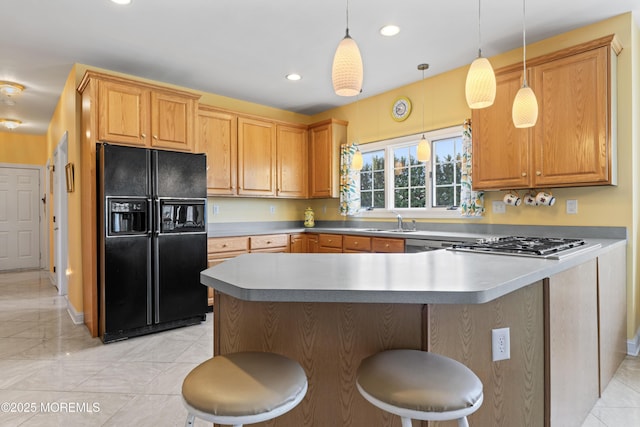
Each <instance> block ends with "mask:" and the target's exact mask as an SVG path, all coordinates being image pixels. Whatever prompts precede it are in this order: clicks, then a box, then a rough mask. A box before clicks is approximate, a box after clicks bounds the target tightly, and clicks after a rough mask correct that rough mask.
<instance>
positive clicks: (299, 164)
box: [276, 125, 308, 198]
mask: <svg viewBox="0 0 640 427" xmlns="http://www.w3.org/2000/svg"><path fill="white" fill-rule="evenodd" d="M277 131H278V134H277V148H276V153H277V180H278V182H277V195H278V197H298V198H306V197H307V188H308V181H307V158H308V156H307V131H306V129H304V128H299V127H293V126H283V125H278V129H277Z"/></svg>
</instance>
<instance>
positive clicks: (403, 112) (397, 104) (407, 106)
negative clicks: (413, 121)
mask: <svg viewBox="0 0 640 427" xmlns="http://www.w3.org/2000/svg"><path fill="white" fill-rule="evenodd" d="M409 114H411V101H410V100H409V98H407V97H405V96H401V97H400V98H398V99H396V100H395V101H393V105H391V117H392V118H393V120H395V121H396V122H401V121H403V120H405V119H406V118H407V117H409Z"/></svg>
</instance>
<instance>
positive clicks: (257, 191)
mask: <svg viewBox="0 0 640 427" xmlns="http://www.w3.org/2000/svg"><path fill="white" fill-rule="evenodd" d="M275 166H276V126H275V124H274V123H273V122H269V121H265V120H259V119H252V118H251V119H250V118H245V117H239V118H238V195H241V196H275V195H276V182H275V173H274V172H275Z"/></svg>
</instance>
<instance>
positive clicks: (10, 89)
mask: <svg viewBox="0 0 640 427" xmlns="http://www.w3.org/2000/svg"><path fill="white" fill-rule="evenodd" d="M23 90H24V86H22V85H21V84H18V83H13V82H8V81H0V93H2V94H3V95H7V96H13V95H19V94H20V93H22V91H23Z"/></svg>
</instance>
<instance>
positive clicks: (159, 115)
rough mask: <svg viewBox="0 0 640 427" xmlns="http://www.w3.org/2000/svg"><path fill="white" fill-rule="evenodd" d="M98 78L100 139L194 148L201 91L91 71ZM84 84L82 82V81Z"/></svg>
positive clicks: (90, 74) (89, 74) (146, 145)
mask: <svg viewBox="0 0 640 427" xmlns="http://www.w3.org/2000/svg"><path fill="white" fill-rule="evenodd" d="M84 79H85V80H86V79H93V80H95V81H96V82H97V86H98V90H97V96H96V98H97V99H93V100H92V101H93V102H94V104H95V105H96V106H97V112H98V116H97V117H98V119H97V125H98V129H97V135H98V138H97V139H98V140H101V141H108V142H112V143H120V144H127V145H135V146H142V147H149V148H161V149H171V150H179V151H189V152H190V151H193V150H194V145H195V139H194V123H195V106H196V102H197V100H198V99H199V98H200V96H199V95H196V94H192V93H189V92H184V91H178V90H173V89H169V88H164V87H159V86H154V85H149V84H145V83H140V82H136V81H133V80H128V79H124V78H119V77H115V76H110V75H106V74H101V73H96V72H92V71H88V72H87V74H86V75H85V77H84ZM81 85H82V84H81Z"/></svg>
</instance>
